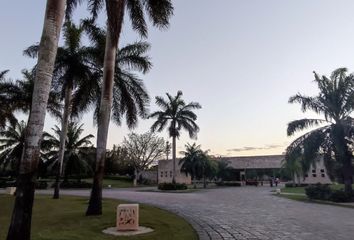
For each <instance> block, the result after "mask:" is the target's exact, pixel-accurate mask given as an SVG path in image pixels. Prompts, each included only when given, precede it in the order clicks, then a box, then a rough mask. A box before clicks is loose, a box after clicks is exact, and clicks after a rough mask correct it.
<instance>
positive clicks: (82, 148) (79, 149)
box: [43, 122, 94, 179]
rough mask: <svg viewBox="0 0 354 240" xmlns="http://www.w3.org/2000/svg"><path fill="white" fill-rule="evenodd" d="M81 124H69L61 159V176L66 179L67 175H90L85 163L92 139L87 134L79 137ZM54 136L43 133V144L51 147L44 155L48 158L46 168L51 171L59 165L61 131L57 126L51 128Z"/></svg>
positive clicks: (88, 164) (87, 165)
mask: <svg viewBox="0 0 354 240" xmlns="http://www.w3.org/2000/svg"><path fill="white" fill-rule="evenodd" d="M82 127H83V124H81V125H79V124H78V123H76V122H70V123H69V125H68V132H67V138H66V144H65V152H64V158H63V160H64V161H63V166H64V167H63V175H64V179H67V176H69V175H74V174H77V175H82V174H90V173H92V169H91V165H90V163H89V162H88V161H87V159H88V158H89V157H88V155H89V151H88V150H90V149H91V147H92V143H91V139H92V138H93V137H94V136H93V135H91V134H89V135H86V136H84V137H81V135H82V133H83V131H84V129H83V128H82ZM52 130H53V131H54V135H51V134H49V133H45V134H44V135H43V143H44V144H47V145H50V146H52V148H51V150H50V151H48V152H47V153H46V156H47V158H48V161H47V166H48V168H49V169H50V170H51V169H57V168H58V165H60V164H62V163H60V159H59V155H60V146H61V143H60V137H61V129H60V128H59V127H58V126H55V127H54V128H52Z"/></svg>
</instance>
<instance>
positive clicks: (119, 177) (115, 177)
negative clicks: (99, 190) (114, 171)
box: [104, 175, 132, 181]
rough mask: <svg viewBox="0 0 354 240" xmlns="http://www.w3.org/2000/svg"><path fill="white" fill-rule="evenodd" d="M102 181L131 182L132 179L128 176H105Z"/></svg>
mask: <svg viewBox="0 0 354 240" xmlns="http://www.w3.org/2000/svg"><path fill="white" fill-rule="evenodd" d="M104 179H110V180H121V181H132V177H130V176H118V175H117V176H114V175H110V176H105V177H104Z"/></svg>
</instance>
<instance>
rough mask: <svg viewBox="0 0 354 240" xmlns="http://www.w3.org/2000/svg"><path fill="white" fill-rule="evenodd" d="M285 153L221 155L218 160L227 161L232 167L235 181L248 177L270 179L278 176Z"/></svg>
mask: <svg viewBox="0 0 354 240" xmlns="http://www.w3.org/2000/svg"><path fill="white" fill-rule="evenodd" d="M283 159H284V156H283V155H269V156H247V157H221V158H216V159H215V160H216V161H227V162H228V163H229V166H230V167H231V168H232V170H231V171H232V173H233V174H232V175H233V179H231V180H233V181H245V180H246V179H260V180H268V179H269V178H270V177H272V176H276V175H277V174H278V173H279V171H280V169H281V167H282V161H283Z"/></svg>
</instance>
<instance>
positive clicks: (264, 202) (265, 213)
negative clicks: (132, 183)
mask: <svg viewBox="0 0 354 240" xmlns="http://www.w3.org/2000/svg"><path fill="white" fill-rule="evenodd" d="M62 193H64V194H71V195H80V196H87V195H88V193H89V192H88V191H87V190H79V191H75V192H73V191H62ZM104 197H109V198H117V199H124V200H129V201H134V202H135V201H136V202H140V203H147V204H152V205H155V206H158V207H161V208H164V209H167V210H170V211H172V212H175V213H177V214H179V215H181V216H183V217H184V218H185V219H186V220H187V221H189V222H190V223H191V224H192V226H193V227H194V228H195V229H196V231H197V232H198V234H199V236H200V240H207V239H213V240H218V239H239V240H246V239H247V240H256V239H257V240H263V239H264V240H265V239H268V240H280V239H281V240H295V239H296V240H353V239H354V209H348V208H342V207H336V206H328V205H321V204H311V203H303V202H297V201H292V200H287V199H283V198H279V197H276V196H273V195H271V194H270V189H269V188H267V187H263V188H261V187H258V188H256V187H242V188H220V189H211V190H205V191H200V192H194V193H158V192H141V191H140V192H139V191H136V190H131V189H127V190H105V191H104Z"/></svg>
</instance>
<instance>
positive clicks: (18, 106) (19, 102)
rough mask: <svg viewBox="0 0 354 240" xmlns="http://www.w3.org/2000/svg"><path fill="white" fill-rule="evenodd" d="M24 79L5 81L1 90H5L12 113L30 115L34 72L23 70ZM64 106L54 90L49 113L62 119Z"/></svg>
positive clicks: (0, 86) (1, 85)
mask: <svg viewBox="0 0 354 240" xmlns="http://www.w3.org/2000/svg"><path fill="white" fill-rule="evenodd" d="M22 75H23V78H22V79H20V80H16V81H11V80H8V81H4V82H2V84H0V88H3V89H4V92H3V93H4V95H6V97H7V101H8V102H9V104H10V105H11V108H12V111H13V112H14V111H21V112H23V113H25V114H30V110H31V103H32V102H31V100H32V95H33V87H34V80H35V76H34V75H35V72H34V70H32V71H29V70H26V69H24V70H22ZM61 108H62V105H61V104H60V100H59V92H57V91H55V90H54V89H53V88H52V89H51V91H50V93H49V98H48V104H47V111H48V112H49V113H50V114H51V115H52V116H53V117H56V118H59V117H60V111H61Z"/></svg>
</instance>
